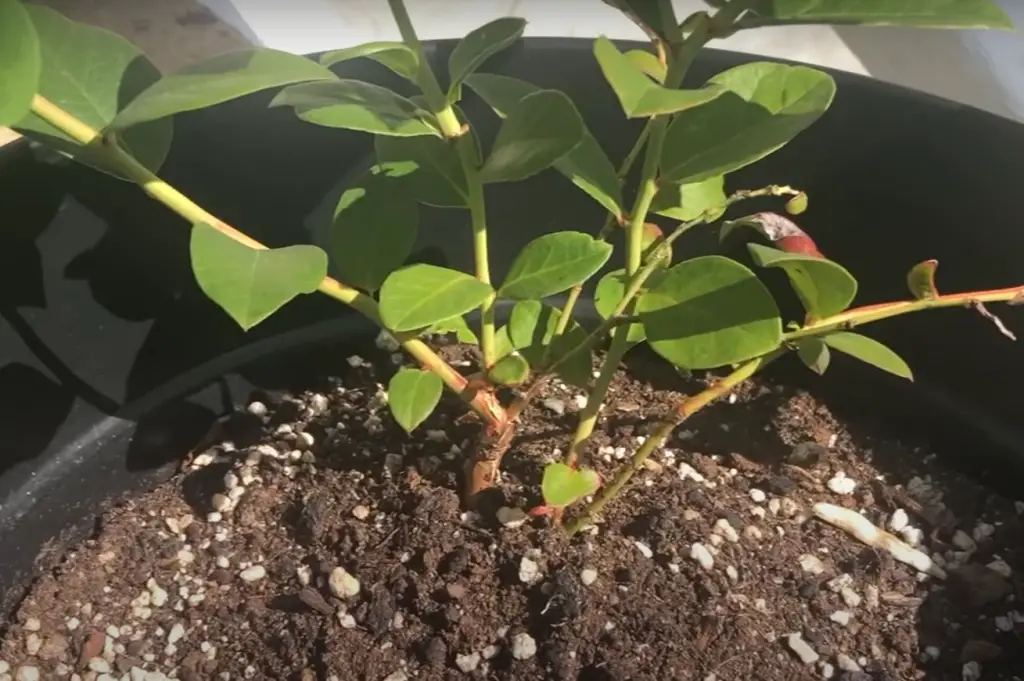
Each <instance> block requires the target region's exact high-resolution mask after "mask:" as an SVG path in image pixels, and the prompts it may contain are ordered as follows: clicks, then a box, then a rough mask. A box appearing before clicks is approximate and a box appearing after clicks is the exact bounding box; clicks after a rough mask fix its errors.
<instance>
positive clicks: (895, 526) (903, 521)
mask: <svg viewBox="0 0 1024 681" xmlns="http://www.w3.org/2000/svg"><path fill="white" fill-rule="evenodd" d="M909 523H910V518H909V517H908V516H907V512H906V511H904V510H903V509H902V508H897V509H896V511H895V512H894V513H893V514H892V517H891V518H889V529H890V530H892V531H893V532H899V531H900V530H902V529H903V528H904V527H906V526H907V525H908V524H909Z"/></svg>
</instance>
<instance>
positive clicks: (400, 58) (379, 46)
mask: <svg viewBox="0 0 1024 681" xmlns="http://www.w3.org/2000/svg"><path fill="white" fill-rule="evenodd" d="M359 57H366V58H368V59H372V60H374V61H375V62H378V63H380V64H382V65H384V66H386V67H387V68H389V69H391V70H392V71H394V72H395V73H397V74H398V75H400V76H402V77H403V78H407V79H409V80H412V81H415V80H416V75H417V72H418V71H419V68H420V66H419V59H418V58H417V57H416V53H415V52H414V51H413V50H412V49H411V48H410V47H409V46H408V45H406V44H405V43H398V42H392V41H388V40H382V41H377V42H372V43H363V44H362V45H354V46H353V47H346V48H344V49H341V50H332V51H330V52H327V53H325V54H323V55H321V56H320V63H321V64H323V65H324V66H333V65H334V64H340V63H341V62H344V61H349V60H351V59H358V58H359Z"/></svg>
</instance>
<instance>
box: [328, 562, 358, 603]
mask: <svg viewBox="0 0 1024 681" xmlns="http://www.w3.org/2000/svg"><path fill="white" fill-rule="evenodd" d="M327 585H328V586H329V587H330V589H331V593H332V594H334V596H335V597H337V598H341V599H343V600H347V599H349V598H354V597H355V596H357V595H358V594H359V589H360V584H359V580H358V579H356V578H355V577H353V576H352V575H351V574H349V572H348V571H347V570H346V569H345V568H343V567H336V568H334V569H333V570H331V574H330V576H329V577H328V579H327Z"/></svg>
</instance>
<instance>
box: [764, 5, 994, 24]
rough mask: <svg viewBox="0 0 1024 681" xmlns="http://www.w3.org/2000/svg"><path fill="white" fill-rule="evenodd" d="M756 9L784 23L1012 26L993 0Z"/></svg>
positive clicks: (765, 15) (767, 7)
mask: <svg viewBox="0 0 1024 681" xmlns="http://www.w3.org/2000/svg"><path fill="white" fill-rule="evenodd" d="M755 12H756V13H757V14H758V15H760V16H762V17H764V18H767V19H772V20H774V21H777V22H783V23H830V24H861V25H870V26H914V27H918V28H1002V29H1013V24H1012V23H1011V22H1010V18H1009V17H1008V16H1007V15H1006V12H1004V11H1003V10H1002V8H1000V6H999V4H998V3H996V2H995V1H994V0H901V1H900V2H893V0H761V2H760V3H759V4H758V5H756V7H755Z"/></svg>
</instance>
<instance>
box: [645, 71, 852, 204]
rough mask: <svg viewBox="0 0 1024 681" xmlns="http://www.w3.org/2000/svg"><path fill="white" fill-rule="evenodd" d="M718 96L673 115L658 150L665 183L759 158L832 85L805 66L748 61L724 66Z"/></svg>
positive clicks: (809, 118) (798, 126)
mask: <svg viewBox="0 0 1024 681" xmlns="http://www.w3.org/2000/svg"><path fill="white" fill-rule="evenodd" d="M708 82H709V84H710V85H715V86H718V87H719V88H723V89H724V90H726V92H725V94H722V95H721V96H720V97H717V98H716V99H714V100H712V101H710V102H708V103H706V104H704V105H702V106H698V107H695V108H692V109H689V110H687V111H684V112H683V113H680V114H679V115H678V116H676V118H675V120H674V121H672V123H671V124H670V125H669V129H668V133H667V134H666V136H665V144H664V146H663V148H662V153H661V169H662V172H663V174H664V180H665V181H668V182H680V183H687V184H688V183H693V182H700V181H701V180H705V179H707V178H709V177H714V176H715V175H723V174H725V173H730V172H732V171H734V170H738V169H739V168H742V167H744V166H747V165H749V164H751V163H753V162H754V161H757V160H760V159H762V158H764V157H765V156H767V155H768V154H770V153H772V152H773V151H775V150H776V149H778V148H780V147H782V146H783V145H785V144H786V143H787V142H789V141H790V140H791V139H793V138H794V137H796V136H797V135H798V134H799V133H800V132H802V131H803V130H804V129H805V128H807V127H808V126H809V125H810V124H811V123H813V122H814V121H816V120H817V119H818V118H820V117H821V115H822V114H823V113H825V111H826V110H827V109H828V107H829V105H830V104H831V103H832V98H833V97H834V96H835V92H836V84H835V81H833V80H832V77H831V76H829V75H828V74H827V73H824V72H822V71H817V70H815V69H812V68H809V67H806V66H788V65H786V64H776V63H773V62H753V63H750V64H744V65H742V66H737V67H734V68H731V69H729V70H728V71H723V72H722V73H720V74H718V75H717V76H715V77H714V78H712V79H711V80H710V81H708Z"/></svg>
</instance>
